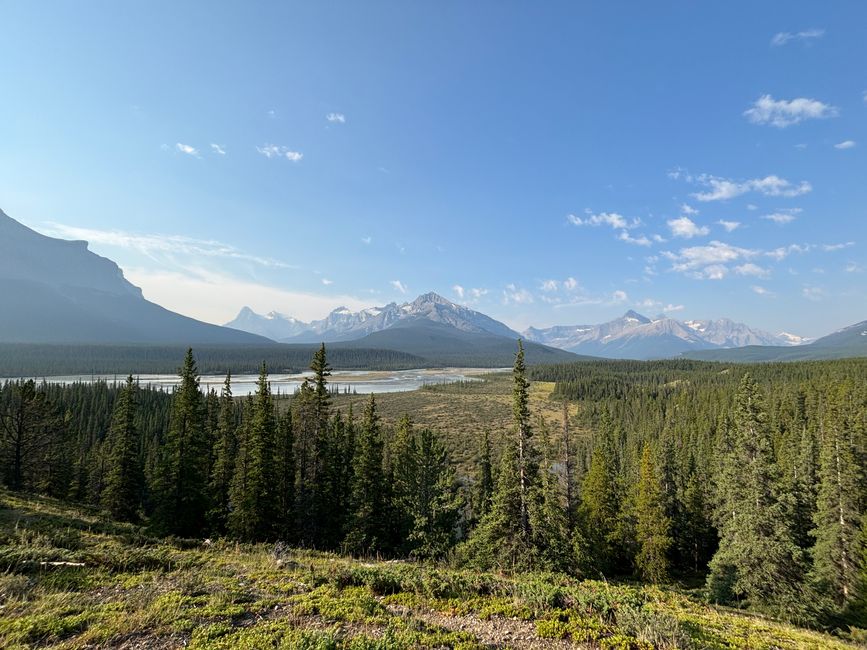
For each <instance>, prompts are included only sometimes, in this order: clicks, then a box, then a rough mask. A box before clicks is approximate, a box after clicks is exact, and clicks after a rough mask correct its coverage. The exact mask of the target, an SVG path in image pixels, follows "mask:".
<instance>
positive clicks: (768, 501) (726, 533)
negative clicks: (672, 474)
mask: <svg viewBox="0 0 867 650" xmlns="http://www.w3.org/2000/svg"><path fill="white" fill-rule="evenodd" d="M723 435H724V436H725V437H726V438H727V439H728V442H727V443H725V449H724V457H723V458H722V464H723V465H722V468H721V471H720V476H719V479H718V480H719V481H720V484H719V485H718V487H717V507H716V519H717V527H718V529H719V534H720V544H719V548H718V550H717V552H716V554H715V555H714V557H713V559H712V560H711V563H710V574H709V576H708V587H709V589H710V592H711V595H712V597H713V598H714V599H715V600H717V601H718V602H724V603H725V602H732V601H734V600H736V599H741V598H745V599H747V600H748V601H749V602H750V603H751V604H752V605H753V606H755V607H764V608H768V609H770V610H772V611H774V612H775V613H778V614H782V615H787V616H789V617H793V616H796V615H797V612H798V611H803V610H802V607H803V605H804V603H803V598H802V594H801V579H802V572H803V554H802V551H801V550H800V549H799V548H798V546H797V545H796V544H795V543H794V540H793V539H792V537H791V531H790V529H789V526H788V520H787V512H786V507H785V502H784V499H783V497H782V495H781V492H780V478H779V475H778V472H777V468H776V466H775V464H774V457H773V446H772V439H771V435H770V431H769V428H768V425H767V416H766V412H765V409H764V401H763V399H762V396H761V393H760V391H759V387H758V384H757V383H756V382H755V380H754V379H752V377H750V376H749V375H748V374H747V375H745V376H744V378H743V380H742V381H741V384H740V388H739V390H738V395H737V399H736V403H735V412H734V422H733V426H732V430H731V432H730V433H726V432H725V431H724V432H723Z"/></svg>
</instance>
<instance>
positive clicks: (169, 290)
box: [124, 265, 370, 324]
mask: <svg viewBox="0 0 867 650" xmlns="http://www.w3.org/2000/svg"><path fill="white" fill-rule="evenodd" d="M124 275H125V276H126V277H127V279H129V281H130V282H132V283H133V284H135V285H136V286H139V287H141V288H142V291H143V293H144V295H145V297H146V298H147V299H148V300H152V301H154V302H156V303H157V304H159V305H162V306H163V307H165V308H166V309H170V310H172V311H175V312H178V313H180V314H185V315H187V316H192V317H193V318H198V319H200V320H203V321H206V322H208V323H215V324H222V323H226V322H228V321H230V320H231V319H232V318H234V317H235V316H236V315H237V313H238V311H239V310H240V309H241V307H243V306H244V305H247V306H249V307H250V308H252V309H253V310H254V311H257V312H259V313H266V312H269V311H272V310H275V309H276V310H277V311H280V312H282V313H285V314H292V315H293V316H295V317H297V318H301V319H302V320H312V319H314V318H322V316H323V314H327V313H328V312H330V311H331V310H332V309H335V308H336V307H340V306H346V307H348V308H349V309H352V310H359V309H363V308H365V307H370V303H369V302H368V301H366V300H361V299H359V298H357V297H355V296H351V295H328V296H325V295H319V294H316V293H306V292H302V291H289V290H286V289H282V288H279V287H274V286H269V285H265V284H259V283H256V282H251V281H248V280H242V279H239V278H237V277H234V276H232V275H228V274H226V273H215V272H214V271H213V265H209V266H208V267H207V268H205V267H199V268H187V269H184V270H183V271H180V272H179V271H167V270H164V269H160V270H154V269H142V268H136V267H130V268H125V269H124Z"/></svg>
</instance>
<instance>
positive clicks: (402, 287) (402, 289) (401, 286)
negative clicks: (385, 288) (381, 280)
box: [389, 280, 408, 293]
mask: <svg viewBox="0 0 867 650" xmlns="http://www.w3.org/2000/svg"><path fill="white" fill-rule="evenodd" d="M389 284H390V285H391V286H392V287H394V288H395V289H397V290H398V291H400V292H401V293H406V292H407V291H408V289H407V287H406V285H405V284H404V283H403V282H401V281H400V280H391V281H389Z"/></svg>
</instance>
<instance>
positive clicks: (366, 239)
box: [361, 235, 373, 244]
mask: <svg viewBox="0 0 867 650" xmlns="http://www.w3.org/2000/svg"><path fill="white" fill-rule="evenodd" d="M372 241H373V237H371V236H370V235H368V236H366V237H362V238H361V243H362V244H370V242H372Z"/></svg>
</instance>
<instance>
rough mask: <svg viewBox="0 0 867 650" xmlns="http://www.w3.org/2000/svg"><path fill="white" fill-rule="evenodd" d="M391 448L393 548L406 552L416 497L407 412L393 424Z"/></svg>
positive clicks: (413, 445) (412, 435)
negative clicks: (393, 433) (394, 430)
mask: <svg viewBox="0 0 867 650" xmlns="http://www.w3.org/2000/svg"><path fill="white" fill-rule="evenodd" d="M391 446H392V450H391V474H392V480H391V485H392V491H393V494H394V500H393V501H394V502H393V506H394V508H393V519H394V521H393V522H392V530H393V532H394V544H395V547H396V548H398V549H400V550H402V551H403V552H406V553H408V552H409V550H410V549H411V548H412V546H413V544H412V542H411V540H410V534H411V532H412V530H413V526H414V517H415V512H414V505H415V500H416V499H417V498H418V492H417V491H418V489H419V486H418V478H419V476H418V471H419V468H418V460H419V458H418V448H417V447H416V436H415V430H414V429H413V425H412V420H411V419H410V417H409V415H404V416H403V417H402V418H401V419H400V421H399V422H398V423H397V431H396V434H395V437H394V441H393V443H392V445H391Z"/></svg>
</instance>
